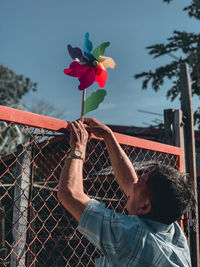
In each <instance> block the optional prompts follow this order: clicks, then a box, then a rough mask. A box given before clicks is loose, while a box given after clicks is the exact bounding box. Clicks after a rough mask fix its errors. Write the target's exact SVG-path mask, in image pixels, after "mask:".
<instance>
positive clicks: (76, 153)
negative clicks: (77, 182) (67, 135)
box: [74, 150, 83, 157]
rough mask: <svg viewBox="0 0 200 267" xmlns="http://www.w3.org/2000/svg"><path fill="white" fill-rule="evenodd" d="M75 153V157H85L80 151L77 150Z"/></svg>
mask: <svg viewBox="0 0 200 267" xmlns="http://www.w3.org/2000/svg"><path fill="white" fill-rule="evenodd" d="M74 152H75V155H76V156H77V157H82V155H83V153H82V152H81V151H79V150H75V151H74Z"/></svg>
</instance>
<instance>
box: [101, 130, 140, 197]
mask: <svg viewBox="0 0 200 267" xmlns="http://www.w3.org/2000/svg"><path fill="white" fill-rule="evenodd" d="M104 141H105V144H106V147H107V149H108V153H109V156H110V159H111V163H112V167H113V170H114V173H115V177H116V179H117V182H118V183H119V186H120V187H121V189H122V190H123V191H124V193H125V194H126V195H127V196H128V195H130V190H132V186H131V185H132V183H136V182H137V180H138V178H137V174H136V172H135V170H134V168H133V165H132V163H131V162H130V160H129V158H128V156H127V155H126V153H125V152H124V150H123V149H122V148H121V146H120V145H119V143H118V142H117V140H116V138H115V136H114V133H113V132H110V133H109V134H107V135H106V136H105V138H104Z"/></svg>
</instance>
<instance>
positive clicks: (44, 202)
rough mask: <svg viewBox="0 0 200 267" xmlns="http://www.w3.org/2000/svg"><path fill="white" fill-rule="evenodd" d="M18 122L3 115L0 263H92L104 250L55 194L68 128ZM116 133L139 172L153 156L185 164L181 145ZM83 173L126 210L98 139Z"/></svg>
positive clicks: (92, 190) (110, 203)
mask: <svg viewBox="0 0 200 267" xmlns="http://www.w3.org/2000/svg"><path fill="white" fill-rule="evenodd" d="M21 114H22V115H23V112H21ZM24 114H25V113H24ZM33 116H34V115H33V114H32V115H30V120H31V118H32V117H33ZM43 119H44V117H43ZM10 120H11V119H10ZM46 120H48V118H46ZM17 122H18V121H17V119H16V121H13V122H12V121H6V120H2V121H0V155H1V157H0V204H1V205H0V207H1V209H0V266H10V267H15V266H20V267H21V266H32V267H39V266H52V267H58V266H59V267H60V266H71V267H73V266H94V259H95V258H96V257H99V256H100V255H101V253H100V251H98V250H97V249H96V248H95V247H94V246H93V245H92V244H91V243H90V242H89V241H87V240H86V239H85V238H84V237H83V236H82V235H81V234H80V233H79V232H78V230H77V222H76V220H75V219H74V218H73V217H72V216H71V215H70V214H69V213H68V212H67V211H66V210H65V209H64V208H63V207H62V205H61V204H59V202H58V200H57V186H58V179H59V176H60V172H61V169H62V166H63V164H64V160H65V158H66V155H67V153H68V152H69V149H70V148H69V136H68V134H67V133H66V134H63V133H62V132H59V131H54V130H46V129H44V128H41V127H37V125H35V126H34V127H33V126H28V124H27V119H26V125H25V124H22V123H21V122H20V124H18V123H17ZM48 128H50V127H48ZM52 128H53V127H52ZM116 136H117V138H118V140H119V142H120V143H121V145H122V147H123V149H124V150H125V152H126V153H127V155H128V156H129V158H130V159H131V161H132V162H133V164H134V166H135V168H136V170H137V171H138V173H139V174H141V173H142V172H143V171H145V164H146V163H147V162H148V161H150V160H159V161H161V162H163V163H165V164H168V165H170V166H173V167H176V168H179V169H180V168H181V164H182V151H181V150H180V149H179V148H175V147H170V146H167V145H163V144H159V143H155V142H151V141H147V140H143V139H138V138H134V137H128V136H123V135H119V134H116ZM83 177H84V189H85V192H87V194H88V195H89V196H90V197H92V198H96V199H98V200H101V201H104V202H105V203H106V205H107V207H108V208H111V209H114V210H116V211H118V212H122V213H124V212H125V210H124V204H125V199H124V196H123V193H122V191H121V190H120V188H119V186H118V184H117V182H116V180H115V177H114V174H113V170H112V168H111V163H110V160H109V156H108V152H107V150H106V147H105V144H104V142H103V141H102V140H100V139H95V138H92V139H90V140H89V142H88V146H87V155H86V161H85V164H84V171H83Z"/></svg>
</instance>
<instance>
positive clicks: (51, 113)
mask: <svg viewBox="0 0 200 267" xmlns="http://www.w3.org/2000/svg"><path fill="white" fill-rule="evenodd" d="M27 109H28V110H29V111H30V112H33V113H37V114H40V115H44V116H48V117H53V118H56V119H58V118H59V119H64V114H65V110H64V109H59V108H57V107H55V106H54V105H52V104H51V103H49V102H47V100H44V99H40V100H34V101H33V102H32V103H31V105H29V106H27Z"/></svg>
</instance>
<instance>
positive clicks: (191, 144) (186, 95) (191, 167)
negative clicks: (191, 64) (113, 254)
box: [180, 63, 200, 267]
mask: <svg viewBox="0 0 200 267" xmlns="http://www.w3.org/2000/svg"><path fill="white" fill-rule="evenodd" d="M180 82H181V109H182V112H183V116H184V136H185V162H186V172H187V173H189V175H190V179H191V182H192V184H193V190H194V197H195V200H196V203H197V205H195V207H194V210H193V211H192V212H191V214H192V223H193V225H192V228H191V236H190V248H191V259H192V266H193V267H199V266H200V259H199V227H198V196H197V175H196V153H195V137H194V119H193V110H192V89H191V82H190V75H189V71H188V66H187V64H185V63H184V64H181V65H180Z"/></svg>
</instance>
